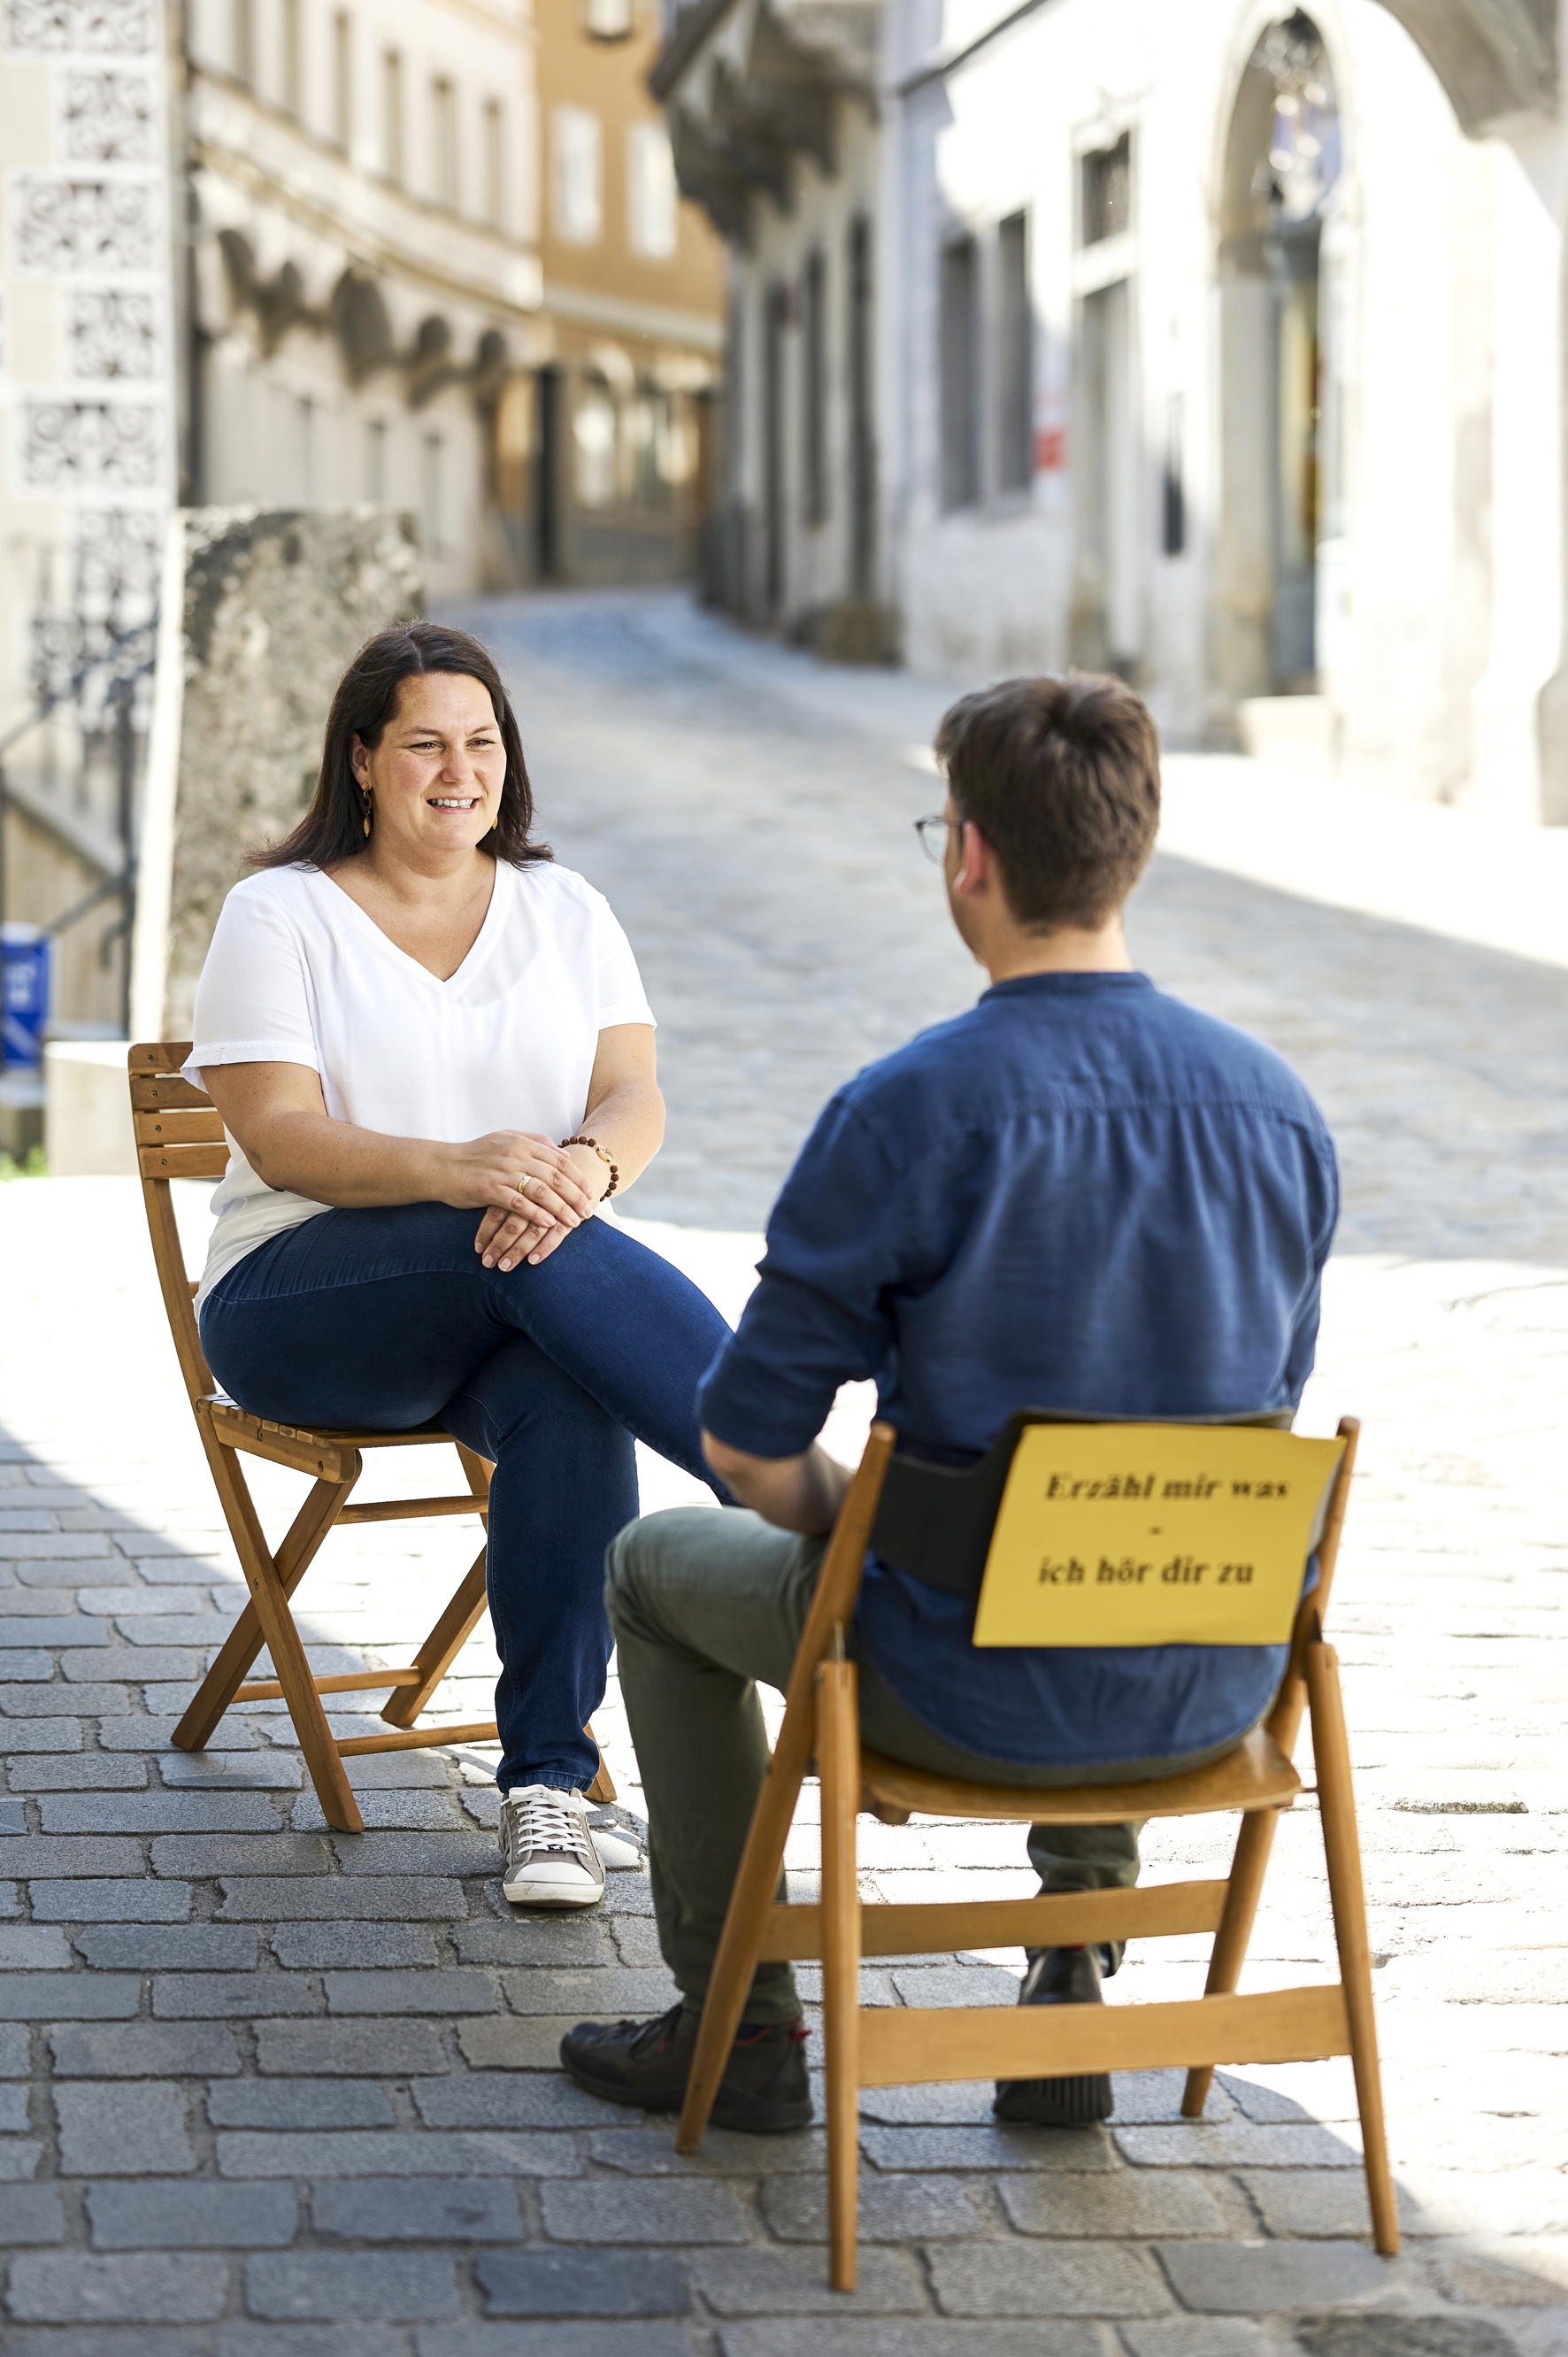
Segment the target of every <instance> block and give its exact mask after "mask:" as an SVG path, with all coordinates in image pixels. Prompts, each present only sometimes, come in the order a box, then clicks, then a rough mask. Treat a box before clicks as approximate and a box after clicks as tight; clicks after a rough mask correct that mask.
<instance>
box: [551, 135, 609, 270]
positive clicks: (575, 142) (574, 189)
mask: <svg viewBox="0 0 1568 2357" xmlns="http://www.w3.org/2000/svg"><path fill="white" fill-rule="evenodd" d="M551 145H552V151H553V152H552V161H553V174H552V179H551V202H552V207H553V212H554V218H555V234H556V236H557V237H560V238H564V240H565V241H566V242H567V244H568V245H596V244H597V243H598V242H599V238H600V236H601V235H602V233H603V231H604V219H605V207H604V187H603V178H604V175H603V166H602V158H601V154H600V140H599V118H598V116H597V115H596V114H590V113H589V112H588V110H587V109H586V107H582V106H558V107H557V108H556V109H555V112H554V113H553V116H552V118H551Z"/></svg>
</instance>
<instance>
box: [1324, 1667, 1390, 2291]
mask: <svg viewBox="0 0 1568 2357" xmlns="http://www.w3.org/2000/svg"><path fill="white" fill-rule="evenodd" d="M1306 1685H1307V1694H1308V1695H1309V1697H1310V1702H1311V1709H1312V1745H1313V1751H1314V1754H1315V1756H1316V1761H1317V1803H1318V1808H1319V1811H1320V1813H1321V1815H1322V1819H1323V1847H1324V1853H1325V1856H1326V1860H1327V1865H1328V1895H1329V1898H1330V1900H1332V1901H1333V1906H1334V1937H1335V1940H1336V1943H1337V1946H1338V1950H1339V1979H1340V1983H1341V1986H1343V1988H1344V1991H1345V2010H1346V2012H1347V2013H1348V2016H1349V2018H1350V2062H1351V2068H1352V2069H1353V2070H1354V2072H1355V2074H1356V2102H1357V2104H1358V2107H1359V2111H1360V2115H1361V2141H1362V2144H1363V2146H1364V2147H1365V2150H1366V2160H1367V2196H1368V2200H1369V2203H1370V2206H1371V2212H1372V2240H1373V2241H1374V2243H1375V2244H1377V2246H1378V2248H1379V2250H1380V2251H1381V2252H1382V2254H1383V2255H1384V2256H1385V2257H1386V2258H1392V2257H1393V2256H1394V2255H1395V2254H1396V2253H1397V2252H1398V2250H1399V2246H1400V2229H1399V2209H1398V2205H1397V2203H1396V2201H1395V2199H1394V2184H1393V2178H1392V2176H1391V2173H1390V2169H1389V2148H1388V2137H1387V2135H1386V2132H1385V2129H1384V2125H1383V2085H1382V2075H1381V2072H1380V2070H1379V2067H1378V2026H1377V2019H1376V2016H1375V2013H1374V2010H1373V2005H1372V1959H1371V1952H1370V1948H1369V1943H1368V1939H1367V1900H1366V1893H1365V1890H1364V1889H1363V1887H1362V1882H1361V1843H1360V1837H1359V1834H1358V1832H1357V1829H1356V1803H1355V1797H1354V1793H1353V1791H1352V1787H1351V1781H1350V1744H1349V1738H1348V1736H1347V1734H1346V1731H1345V1705H1344V1699H1343V1696H1342V1695H1341V1694H1340V1690H1339V1657H1338V1655H1337V1653H1336V1652H1335V1651H1334V1648H1333V1647H1332V1646H1331V1645H1326V1644H1324V1643H1323V1641H1322V1640H1321V1639H1319V1640H1318V1641H1317V1642H1316V1644H1314V1645H1309V1646H1308V1648H1307V1652H1306Z"/></svg>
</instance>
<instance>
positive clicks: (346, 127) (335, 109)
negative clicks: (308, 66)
mask: <svg viewBox="0 0 1568 2357" xmlns="http://www.w3.org/2000/svg"><path fill="white" fill-rule="evenodd" d="M332 132H333V136H334V137H335V138H336V140H337V142H338V146H339V147H344V148H346V147H348V146H349V145H350V144H351V142H352V140H353V136H354V27H353V25H352V23H351V21H350V19H349V12H348V10H347V9H346V8H339V9H338V14H337V15H336V16H334V17H333V19H332Z"/></svg>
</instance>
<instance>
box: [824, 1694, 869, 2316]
mask: <svg viewBox="0 0 1568 2357" xmlns="http://www.w3.org/2000/svg"><path fill="white" fill-rule="evenodd" d="M817 1767H818V1771H819V1773H820V1775H821V1777H822V2029H823V2036H824V2041H825V2044H826V2048H827V2054H826V2062H827V2083H828V2281H829V2283H830V2284H831V2285H832V2288H833V2290H834V2291H853V2290H854V2287H855V2276H856V2256H857V2253H856V2243H857V2239H858V2219H857V2197H858V2194H859V2190H860V2188H859V2181H858V2176H859V2167H860V1890H859V1886H858V1884H857V1881H856V1878H855V1839H854V1820H855V1815H856V1812H857V1811H858V1809H859V1806H860V1720H859V1708H858V1704H857V1699H856V1694H855V1673H854V1663H853V1662H845V1661H829V1662H823V1663H822V1666H821V1667H820V1668H819V1670H818V1672H817Z"/></svg>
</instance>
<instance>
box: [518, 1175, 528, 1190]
mask: <svg viewBox="0 0 1568 2357" xmlns="http://www.w3.org/2000/svg"><path fill="white" fill-rule="evenodd" d="M517 1191H518V1193H519V1194H520V1195H526V1194H527V1192H528V1174H527V1173H526V1172H525V1173H524V1175H523V1177H522V1178H521V1179H519V1180H518V1182H517Z"/></svg>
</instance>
